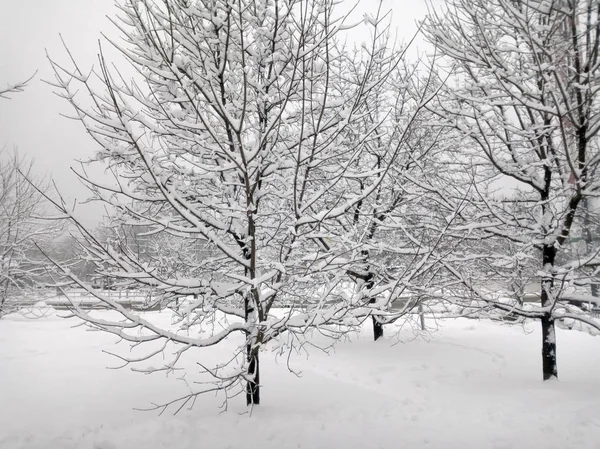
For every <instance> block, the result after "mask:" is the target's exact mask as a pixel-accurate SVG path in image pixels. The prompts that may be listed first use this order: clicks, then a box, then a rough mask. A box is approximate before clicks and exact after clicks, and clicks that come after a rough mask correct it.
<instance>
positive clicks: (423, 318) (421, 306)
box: [419, 301, 425, 331]
mask: <svg viewBox="0 0 600 449" xmlns="http://www.w3.org/2000/svg"><path fill="white" fill-rule="evenodd" d="M419 321H420V322H421V330H422V331H424V330H425V313H424V312H423V302H422V301H419Z"/></svg>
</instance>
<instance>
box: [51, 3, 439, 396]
mask: <svg viewBox="0 0 600 449" xmlns="http://www.w3.org/2000/svg"><path fill="white" fill-rule="evenodd" d="M337 3H338V2H337V1H332V0H259V1H254V0H252V1H251V0H237V1H230V0H201V1H193V2H192V1H186V0H160V1H159V0H128V1H126V2H124V4H123V5H121V6H119V9H120V13H121V14H120V17H119V18H118V19H115V24H116V26H117V27H118V28H119V30H120V31H121V37H122V39H121V40H113V41H112V44H113V45H114V46H115V47H116V48H117V50H119V52H120V53H121V54H122V55H123V56H124V58H125V59H127V60H128V61H129V62H130V64H131V67H132V68H133V70H134V71H135V72H136V75H135V76H134V77H133V78H132V79H128V78H127V77H126V76H125V72H122V71H118V70H117V69H116V68H113V67H112V66H110V65H109V63H108V62H106V61H105V56H104V53H103V52H102V51H101V53H100V55H99V61H100V66H99V69H98V70H97V71H92V72H91V73H90V74H87V73H84V72H83V71H82V70H80V69H79V67H78V66H77V64H76V63H75V61H74V60H73V59H71V62H72V68H68V67H66V66H64V65H61V64H59V63H58V62H57V61H55V60H53V61H52V65H53V67H54V69H55V74H56V79H55V81H53V84H54V85H55V87H56V89H57V93H58V94H59V95H61V96H62V97H64V98H65V99H66V100H67V101H69V102H70V103H71V105H72V106H73V107H74V109H75V118H76V119H78V120H80V121H81V122H82V123H83V125H84V126H85V128H86V129H87V131H88V133H89V134H90V136H92V137H93V138H94V139H95V140H96V142H97V143H98V146H99V150H98V152H97V155H96V157H95V159H96V160H97V161H100V162H102V163H105V164H107V166H108V167H109V168H108V172H109V173H110V174H112V176H113V178H112V180H93V179H90V178H89V177H88V176H87V174H86V173H85V172H80V175H81V178H82V180H83V181H84V182H85V183H86V184H87V185H88V186H89V187H90V189H91V190H92V191H93V192H94V195H95V197H96V199H97V200H99V201H103V202H105V203H107V204H108V205H109V207H110V209H111V210H115V211H116V213H115V214H114V216H113V223H114V224H115V225H117V224H120V225H122V226H126V227H137V228H138V229H139V230H140V231H141V232H139V233H137V234H144V235H145V236H151V235H153V234H154V235H161V234H163V235H164V234H165V233H166V234H170V235H172V236H174V237H177V238H181V239H185V240H187V241H189V242H190V245H191V244H192V242H193V241H195V242H200V243H199V244H201V246H202V249H203V256H202V257H197V258H194V260H189V262H186V263H187V264H188V265H189V266H188V267H187V268H188V269H187V270H181V269H179V268H178V269H175V270H171V269H166V270H165V269H164V267H165V265H164V261H163V262H161V260H160V258H148V257H144V256H143V255H140V254H139V253H137V252H136V251H133V250H131V248H128V247H127V245H123V244H122V242H123V240H120V241H119V242H120V243H119V244H118V245H115V244H114V242H113V243H111V242H110V241H108V242H107V243H105V242H102V241H100V240H99V239H98V238H96V237H95V236H94V233H93V232H91V231H89V230H87V229H85V227H84V226H83V225H82V224H81V223H80V222H79V221H78V220H77V218H76V217H75V216H73V214H71V213H70V212H69V210H68V208H67V207H66V205H65V204H64V203H61V202H60V201H58V202H56V205H57V206H58V207H59V208H60V209H61V211H62V212H63V213H64V215H65V216H69V218H71V219H72V220H73V221H74V222H75V223H76V224H77V225H78V227H79V229H80V232H81V235H82V236H83V238H84V239H85V240H86V244H85V250H86V258H87V259H88V260H90V261H93V262H95V263H96V264H97V267H98V273H99V274H100V275H103V276H107V277H111V278H112V279H113V280H114V285H115V286H116V287H117V288H119V287H120V288H125V287H127V286H131V285H136V286H138V288H148V289H152V290H153V291H155V292H160V293H159V294H160V298H161V302H162V303H163V304H173V303H175V301H178V302H180V301H181V299H182V298H187V303H186V304H185V305H183V306H182V305H181V303H179V305H178V307H177V311H178V312H177V316H178V318H177V320H178V322H179V325H180V326H179V330H178V331H177V332H173V331H171V330H170V329H165V328H161V327H159V326H157V325H155V324H153V323H152V322H150V321H148V320H147V319H146V318H144V317H143V316H142V315H139V314H137V313H135V312H132V311H128V310H125V309H123V308H122V307H120V306H119V305H118V304H116V303H115V302H114V301H112V300H111V299H110V298H108V297H104V296H103V295H102V294H101V293H99V292H98V291H95V290H94V289H92V288H91V287H90V285H89V284H88V283H86V282H83V281H82V280H80V279H78V278H77V276H75V275H74V274H73V273H72V272H70V271H69V270H68V269H62V268H60V264H58V265H59V270H60V271H61V272H62V275H63V276H64V277H65V282H66V283H75V284H77V285H79V286H81V287H84V288H86V289H88V291H89V292H90V293H91V294H93V295H95V296H96V297H97V298H98V299H100V300H101V301H102V302H103V303H105V304H106V305H108V306H109V307H110V308H111V309H113V310H115V311H117V312H118V314H119V318H118V319H115V320H109V321H107V320H106V319H101V318H98V317H96V316H94V315H93V314H89V313H87V312H86V311H84V310H80V309H77V308H75V309H74V314H75V315H77V316H78V317H80V318H82V319H84V320H85V321H86V322H87V323H89V324H90V325H93V326H95V327H96V328H99V329H102V330H104V331H107V332H112V333H114V334H116V335H118V336H120V337H122V338H124V339H125V340H128V341H131V342H134V343H140V342H142V343H143V342H148V341H162V342H163V346H162V347H161V348H162V349H159V350H156V348H155V347H153V348H152V349H149V350H148V352H147V353H146V354H145V355H143V356H142V357H139V358H137V357H136V358H134V357H130V358H127V359H125V361H126V362H127V363H135V362H145V361H147V360H149V359H151V358H153V357H154V356H158V355H159V354H161V353H164V352H166V351H167V350H168V351H169V352H171V354H170V356H169V357H168V358H166V359H165V360H164V361H163V362H161V365H160V366H159V367H154V368H147V371H148V372H152V371H166V372H170V371H172V370H174V369H175V367H176V365H177V362H178V360H179V359H180V358H181V357H182V356H183V355H184V354H185V353H187V352H188V351H192V350H195V349H196V350H200V349H204V348H207V347H210V346H215V345H219V344H221V343H222V342H224V341H226V340H227V341H229V342H231V341H234V342H236V345H237V346H236V348H237V349H236V351H235V353H233V354H231V353H228V354H226V359H225V360H224V361H223V362H222V363H220V364H218V365H216V366H207V365H205V364H203V362H202V357H203V355H202V354H203V353H202V351H199V354H198V357H199V362H198V363H199V366H201V367H203V374H204V375H206V376H208V377H209V379H210V385H209V386H207V387H206V388H201V389H199V390H198V391H194V392H191V393H190V394H189V395H186V396H185V397H182V398H179V399H176V400H175V401H173V403H179V405H180V406H183V405H184V404H186V403H189V401H192V400H194V399H195V398H196V397H197V396H198V394H201V393H203V392H206V391H211V390H214V389H218V390H221V391H225V392H226V393H227V394H228V395H230V394H237V393H241V392H245V394H246V402H247V404H258V403H259V402H260V383H261V382H260V377H259V373H260V371H259V352H260V350H261V348H262V347H264V346H265V345H267V344H269V343H270V342H273V341H277V342H278V344H279V345H281V347H282V348H286V347H287V348H292V347H294V346H296V345H297V344H298V343H299V342H301V341H302V338H303V336H304V334H306V332H308V331H310V330H311V329H314V328H317V329H319V331H321V332H326V333H329V334H330V335H335V333H336V332H340V329H344V328H346V327H347V326H352V325H355V324H358V323H360V322H361V321H362V320H364V319H365V318H367V317H368V316H369V315H370V314H371V313H372V312H373V311H374V310H375V309H376V308H375V307H374V305H372V304H369V301H368V298H365V297H364V296H363V295H361V294H358V293H357V292H356V291H355V289H352V288H349V286H348V274H347V270H348V268H349V267H351V266H353V264H354V263H355V262H356V260H357V258H359V257H361V251H360V248H356V247H350V246H349V245H348V242H350V241H352V238H347V237H348V236H347V235H346V232H348V233H350V232H351V231H345V230H344V228H343V226H342V224H341V223H343V222H344V221H345V220H346V218H347V217H348V215H351V214H352V213H353V211H355V210H356V208H357V205H359V204H361V202H363V203H364V202H366V201H368V200H369V199H370V198H373V197H374V195H376V192H377V191H378V189H379V187H380V186H381V185H382V183H383V182H384V180H385V179H386V177H387V176H389V174H390V170H391V167H392V166H393V164H394V163H395V161H396V159H397V157H398V155H399V154H400V153H401V152H402V151H403V145H404V144H405V139H404V136H405V135H406V134H407V132H408V130H409V129H410V127H411V125H412V123H413V121H414V119H415V117H417V115H418V114H419V112H420V110H421V109H422V108H423V106H424V104H425V103H426V102H427V101H428V99H429V97H427V98H425V97H422V98H420V99H419V101H417V102H416V103H415V104H414V105H413V106H412V107H411V108H410V109H407V112H406V114H405V115H404V116H403V119H402V121H400V122H398V123H397V125H396V127H395V129H394V132H395V133H396V138H395V139H394V140H393V142H392V145H389V146H385V147H382V148H378V149H377V151H378V155H376V156H374V155H373V154H371V153H370V151H371V148H373V147H375V146H376V142H377V139H378V138H379V134H378V125H379V122H378V121H377V120H383V118H384V117H386V116H387V115H388V113H386V111H384V110H380V111H379V113H380V114H381V115H380V117H381V119H379V118H378V119H376V120H374V121H373V122H372V126H369V127H364V126H362V125H361V124H364V118H365V117H366V116H368V115H369V114H371V113H372V111H373V110H374V105H375V104H376V103H377V101H378V100H377V96H376V93H377V92H379V91H381V89H382V86H385V85H386V84H387V83H389V81H390V79H389V75H390V74H391V73H393V71H394V70H395V69H396V67H397V66H398V64H399V63H400V57H401V55H400V54H399V53H398V52H396V51H395V50H394V49H393V48H392V47H391V46H390V45H389V44H388V41H387V39H384V38H382V36H384V35H385V34H386V27H385V25H384V24H383V22H382V15H381V14H375V16H370V15H368V16H365V20H364V21H363V22H361V23H359V24H358V25H349V24H348V23H346V22H347V20H346V19H347V18H346V16H344V15H342V14H340V13H338V12H336V10H335V8H334V6H335V5H336V4H337ZM357 26H363V27H366V28H367V33H366V34H367V35H370V38H368V39H367V41H366V42H364V43H363V44H362V47H361V48H362V51H361V52H360V54H359V55H358V56H357V58H358V59H356V60H355V62H357V63H360V64H361V70H360V73H359V76H355V77H351V76H348V73H347V70H346V69H347V61H348V57H347V54H346V51H347V50H346V47H345V46H344V45H343V44H342V41H343V39H344V36H345V33H347V30H349V29H351V30H354V29H356V27H357ZM81 85H82V86H83V89H81V87H82V86H81ZM84 92H85V93H87V94H88V97H87V98H86V97H85V96H84V95H83V93H84ZM392 112H393V111H392V110H390V111H389V113H392ZM374 157H375V158H378V157H379V158H380V163H379V164H375V165H374V164H372V163H371V162H368V163H367V162H366V161H365V160H369V161H370V160H372V159H373V158H374ZM357 184H360V185H361V187H360V188H357V187H356V185H357ZM358 244H359V245H361V244H362V243H360V242H358ZM282 305H285V306H287V307H288V308H286V309H282V310H279V311H278V312H277V313H274V309H275V308H278V307H279V306H282ZM167 405H168V404H164V406H167Z"/></svg>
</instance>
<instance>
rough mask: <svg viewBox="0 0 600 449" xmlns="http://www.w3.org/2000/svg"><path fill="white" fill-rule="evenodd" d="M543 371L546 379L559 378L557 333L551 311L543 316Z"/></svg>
mask: <svg viewBox="0 0 600 449" xmlns="http://www.w3.org/2000/svg"><path fill="white" fill-rule="evenodd" d="M542 373H543V378H544V380H549V379H553V378H554V379H556V378H558V367H557V365H556V334H555V331H554V320H553V319H552V318H551V317H550V313H546V314H544V316H543V317H542Z"/></svg>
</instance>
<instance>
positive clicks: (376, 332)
mask: <svg viewBox="0 0 600 449" xmlns="http://www.w3.org/2000/svg"><path fill="white" fill-rule="evenodd" d="M374 277H375V276H374V275H373V273H369V274H368V276H367V279H366V280H365V288H366V289H367V291H371V289H372V288H373V285H375V283H374V282H373V278H374ZM375 302H377V298H371V299H369V304H375ZM371 321H372V322H373V341H377V340H379V339H380V338H381V337H383V324H381V323H380V322H379V320H377V317H374V316H372V317H371Z"/></svg>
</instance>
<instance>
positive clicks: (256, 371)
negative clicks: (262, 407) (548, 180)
mask: <svg viewBox="0 0 600 449" xmlns="http://www.w3.org/2000/svg"><path fill="white" fill-rule="evenodd" d="M257 294H258V293H257V292H256V290H251V291H250V292H248V294H247V295H246V297H245V298H244V309H245V315H246V317H245V319H246V323H248V322H249V320H250V316H251V315H252V314H253V313H255V310H254V304H255V301H254V297H255V296H253V295H257ZM255 325H256V323H255ZM261 339H262V335H261V333H260V331H259V332H258V335H248V341H247V342H246V361H247V362H248V376H249V380H248V382H247V383H246V405H259V404H260V365H259V360H258V355H259V351H260V349H259V348H260V342H261Z"/></svg>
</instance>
